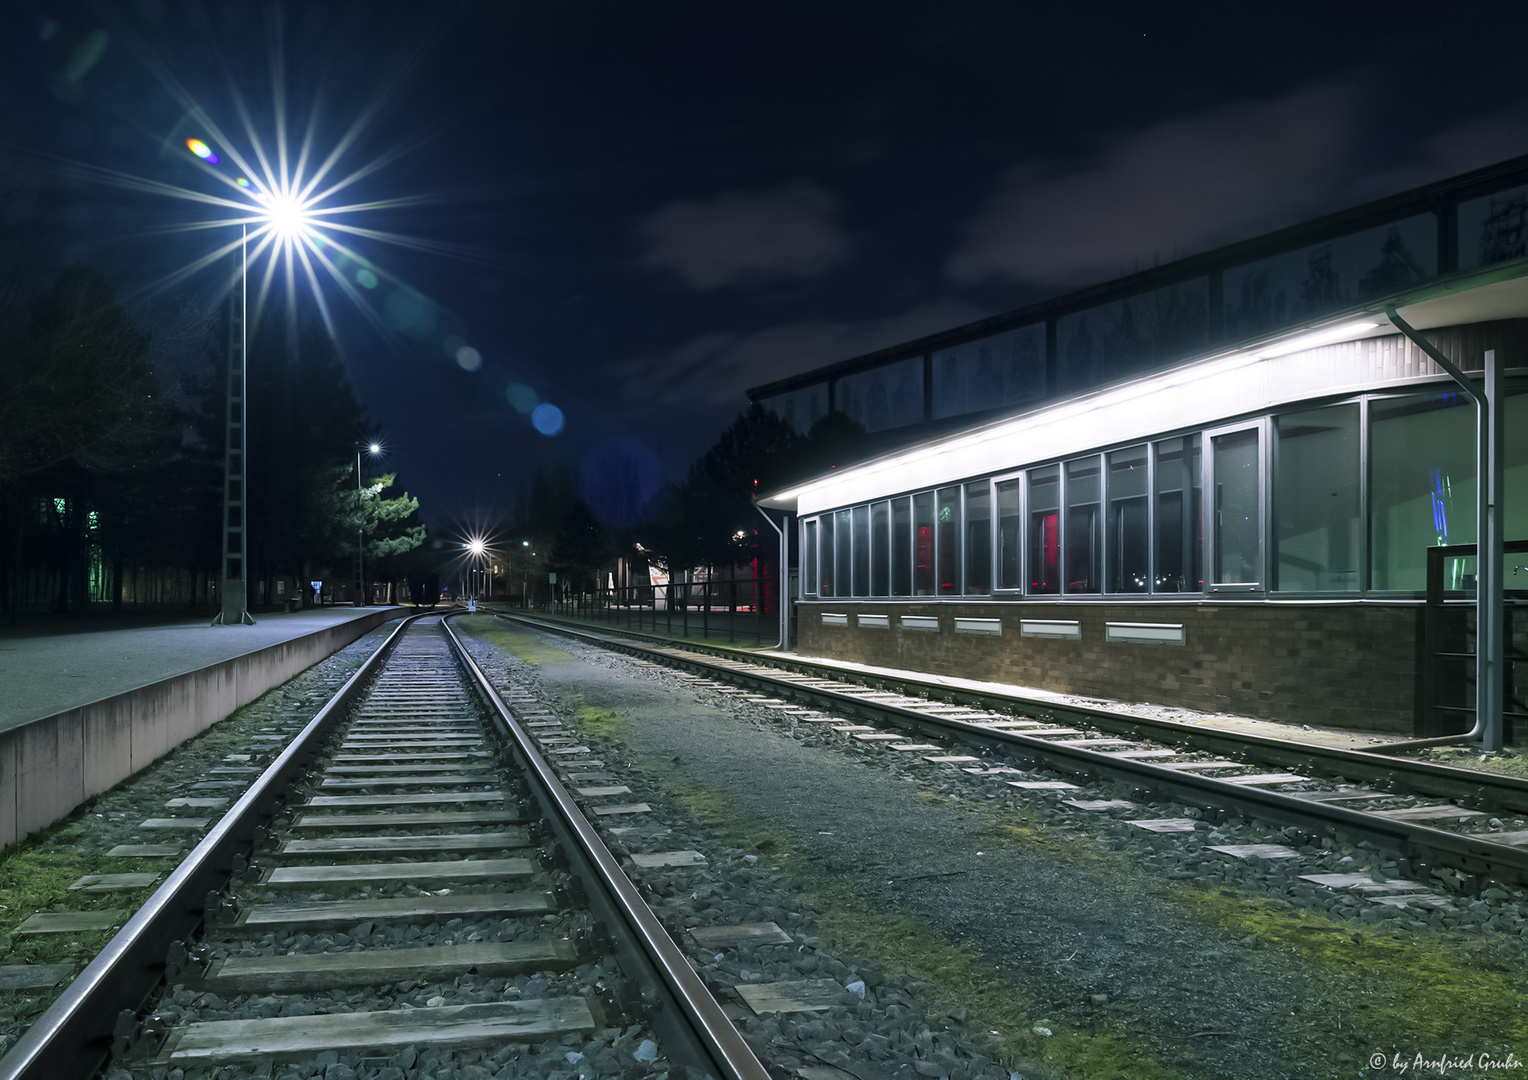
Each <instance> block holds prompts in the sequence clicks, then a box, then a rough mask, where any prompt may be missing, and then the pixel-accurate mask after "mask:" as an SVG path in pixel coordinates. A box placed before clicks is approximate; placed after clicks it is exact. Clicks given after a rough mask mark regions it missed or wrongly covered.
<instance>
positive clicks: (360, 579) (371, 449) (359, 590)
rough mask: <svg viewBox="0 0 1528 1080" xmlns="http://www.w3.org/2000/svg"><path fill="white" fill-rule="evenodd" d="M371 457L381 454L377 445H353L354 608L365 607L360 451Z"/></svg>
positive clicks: (358, 443) (363, 520) (364, 531)
mask: <svg viewBox="0 0 1528 1080" xmlns="http://www.w3.org/2000/svg"><path fill="white" fill-rule="evenodd" d="M362 450H365V451H366V452H367V453H369V454H370V455H371V456H372V457H376V456H377V455H378V454H380V453H382V447H381V446H380V445H379V444H377V443H363V442H357V443H356V444H355V606H356V607H365V606H366V567H365V563H364V557H363V556H362V554H361V551H362V548H363V546H364V545H365V543H366V515H365V514H363V513H362V512H361V508H362V505H363V499H364V497H363V496H362V494H361V451H362Z"/></svg>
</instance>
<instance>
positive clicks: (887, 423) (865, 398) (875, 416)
mask: <svg viewBox="0 0 1528 1080" xmlns="http://www.w3.org/2000/svg"><path fill="white" fill-rule="evenodd" d="M833 398H834V402H833V407H834V408H835V409H837V410H838V411H839V412H841V413H843V414H844V415H845V416H847V417H848V418H849V419H850V420H857V421H859V422H860V423H861V424H864V425H865V430H866V431H885V430H886V429H887V428H895V427H905V426H906V425H908V424H920V423H922V422H923V357H921V356H914V357H910V358H909V359H906V360H896V361H893V362H892V363H890V364H882V365H881V366H880V367H875V368H871V369H870V370H869V371H861V372H858V373H857V374H854V375H844V376H842V377H840V378H839V379H838V381H837V382H836V383H835V384H834V393H833Z"/></svg>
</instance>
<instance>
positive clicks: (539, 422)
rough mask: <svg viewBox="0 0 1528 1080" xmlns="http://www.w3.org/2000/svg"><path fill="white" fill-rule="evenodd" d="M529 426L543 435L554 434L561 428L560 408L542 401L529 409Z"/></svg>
mask: <svg viewBox="0 0 1528 1080" xmlns="http://www.w3.org/2000/svg"><path fill="white" fill-rule="evenodd" d="M531 426H532V427H534V428H535V429H536V430H537V431H539V432H541V434H543V435H556V434H557V433H558V432H560V431H561V430H562V410H561V409H559V408H558V407H557V406H556V405H553V404H552V403H551V402H550V401H543V402H542V403H541V404H540V405H537V406H536V407H535V408H534V409H532V410H531Z"/></svg>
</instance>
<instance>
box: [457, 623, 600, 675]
mask: <svg viewBox="0 0 1528 1080" xmlns="http://www.w3.org/2000/svg"><path fill="white" fill-rule="evenodd" d="M463 624H465V625H463ZM457 626H459V627H461V628H462V629H464V630H466V631H467V632H468V633H470V634H471V635H472V636H473V637H476V638H481V639H482V640H483V641H486V642H487V643H488V644H490V645H492V646H493V647H494V648H496V649H502V650H503V651H504V652H507V653H509V654H510V655H511V656H516V657H519V658H520V659H521V660H524V661H525V662H526V663H527V664H557V663H561V662H563V661H565V660H572V659H573V657H572V656H570V655H569V654H568V653H565V652H563V651H562V650H561V649H559V648H556V647H555V646H552V645H548V644H547V643H546V642H545V641H543V640H541V639H540V638H539V637H537V636H536V635H535V634H530V633H526V632H524V631H521V630H507V629H504V624H503V623H501V622H498V621H497V620H495V619H494V618H493V616H491V615H463V616H461V617H460V618H459V619H458V620H457Z"/></svg>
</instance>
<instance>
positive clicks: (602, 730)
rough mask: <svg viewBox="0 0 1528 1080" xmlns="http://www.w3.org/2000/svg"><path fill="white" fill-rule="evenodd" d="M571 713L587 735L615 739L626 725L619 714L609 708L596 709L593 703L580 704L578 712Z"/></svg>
mask: <svg viewBox="0 0 1528 1080" xmlns="http://www.w3.org/2000/svg"><path fill="white" fill-rule="evenodd" d="M573 715H574V716H576V717H578V722H579V724H580V726H582V728H583V730H584V733H585V734H587V735H596V736H604V737H606V738H612V739H615V738H620V736H621V734H622V733H623V732H624V731H625V729H626V725H625V723H624V721H622V720H621V717H620V715H619V714H618V713H615V712H612V711H611V710H609V709H597V708H595V707H594V706H593V705H580V706H579V708H578V712H576V713H574V714H573Z"/></svg>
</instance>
